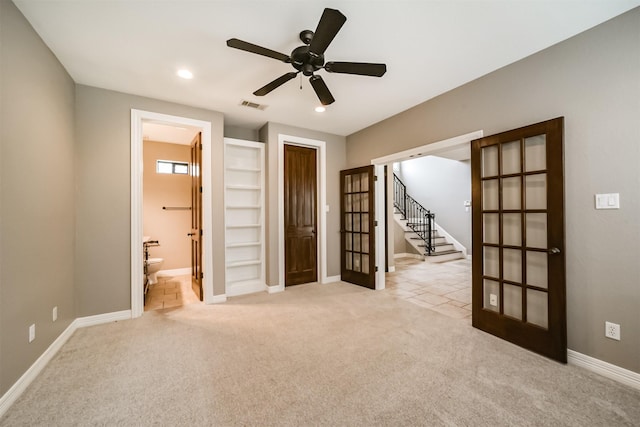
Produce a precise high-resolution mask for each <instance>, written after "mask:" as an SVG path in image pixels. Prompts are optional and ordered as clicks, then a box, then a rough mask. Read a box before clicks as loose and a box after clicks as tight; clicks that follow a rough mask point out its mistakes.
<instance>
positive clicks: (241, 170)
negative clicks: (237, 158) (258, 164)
mask: <svg viewBox="0 0 640 427" xmlns="http://www.w3.org/2000/svg"><path fill="white" fill-rule="evenodd" d="M225 170H228V171H232V172H262V169H258V168H242V167H239V166H235V167H228V168H225Z"/></svg>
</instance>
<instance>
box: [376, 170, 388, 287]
mask: <svg viewBox="0 0 640 427" xmlns="http://www.w3.org/2000/svg"><path fill="white" fill-rule="evenodd" d="M384 166H385V165H374V167H373V169H374V170H373V173H374V174H375V176H376V181H375V183H374V185H373V186H374V194H376V195H378V194H380V195H381V197H377V196H376V197H375V199H374V204H375V205H374V216H375V221H376V223H377V224H378V225H377V226H376V227H375V230H374V233H375V234H374V236H375V239H376V242H378V243H376V244H375V246H377V247H378V248H382V250H377V249H376V253H375V257H376V260H375V263H376V268H377V269H378V271H377V272H376V273H375V289H376V291H379V290H382V289H384V288H385V286H386V285H385V277H386V276H385V274H386V273H385V271H384V270H385V269H384V267H385V265H386V258H387V251H386V250H385V234H386V230H387V222H386V221H385V217H386V213H387V207H386V206H385V197H384V194H385V191H386V188H385V187H386V183H385V180H384Z"/></svg>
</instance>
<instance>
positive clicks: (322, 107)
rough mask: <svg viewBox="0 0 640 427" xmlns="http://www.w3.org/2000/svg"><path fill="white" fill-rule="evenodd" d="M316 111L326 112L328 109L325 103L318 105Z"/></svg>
mask: <svg viewBox="0 0 640 427" xmlns="http://www.w3.org/2000/svg"><path fill="white" fill-rule="evenodd" d="M315 110H316V113H324V112H325V111H326V110H327V109H326V108H325V106H324V105H318V106H317V107H316V108H315Z"/></svg>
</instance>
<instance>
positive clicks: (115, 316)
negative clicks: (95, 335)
mask: <svg viewBox="0 0 640 427" xmlns="http://www.w3.org/2000/svg"><path fill="white" fill-rule="evenodd" d="M127 319H131V310H122V311H114V312H113V313H104V314H96V315H95V316H86V317H78V318H77V319H76V320H74V322H73V323H75V324H76V327H78V328H86V327H87V326H94V325H102V324H103V323H109V322H117V321H119V320H127Z"/></svg>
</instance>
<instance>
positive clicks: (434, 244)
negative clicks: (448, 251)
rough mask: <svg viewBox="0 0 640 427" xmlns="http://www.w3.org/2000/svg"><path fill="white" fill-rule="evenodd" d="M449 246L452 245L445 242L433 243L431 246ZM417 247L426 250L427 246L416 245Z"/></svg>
mask: <svg viewBox="0 0 640 427" xmlns="http://www.w3.org/2000/svg"><path fill="white" fill-rule="evenodd" d="M441 239H444V237H441ZM449 245H453V243H447V242H446V241H444V242H441V243H433V244H432V245H431V246H435V247H438V246H449ZM418 247H421V248H426V247H427V245H426V244H424V245H418Z"/></svg>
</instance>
